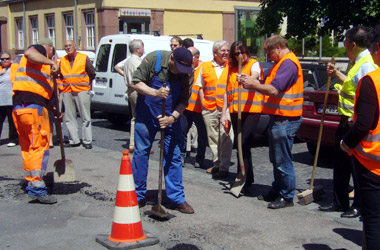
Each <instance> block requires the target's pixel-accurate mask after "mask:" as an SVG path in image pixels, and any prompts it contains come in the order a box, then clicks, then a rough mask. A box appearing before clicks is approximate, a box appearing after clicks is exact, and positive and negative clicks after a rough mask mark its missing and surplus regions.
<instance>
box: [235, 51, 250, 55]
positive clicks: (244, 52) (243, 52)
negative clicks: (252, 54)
mask: <svg viewBox="0 0 380 250" xmlns="http://www.w3.org/2000/svg"><path fill="white" fill-rule="evenodd" d="M240 54H242V55H243V54H247V51H242V52H236V53H234V56H239V55H240Z"/></svg>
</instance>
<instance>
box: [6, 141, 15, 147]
mask: <svg viewBox="0 0 380 250" xmlns="http://www.w3.org/2000/svg"><path fill="white" fill-rule="evenodd" d="M14 146H16V143H14V142H9V143H8V144H7V147H14Z"/></svg>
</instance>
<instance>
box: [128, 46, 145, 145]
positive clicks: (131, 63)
mask: <svg viewBox="0 0 380 250" xmlns="http://www.w3.org/2000/svg"><path fill="white" fill-rule="evenodd" d="M129 51H130V52H131V56H130V57H129V58H128V59H127V60H126V61H125V64H124V78H125V84H126V85H127V95H128V100H129V105H131V112H132V119H131V129H130V137H129V151H130V152H133V151H134V150H135V121H136V102H137V95H138V93H137V92H136V91H135V90H134V89H133V88H132V87H131V84H132V76H133V73H134V72H135V70H136V69H137V67H138V66H139V65H140V63H141V61H142V59H141V56H142V55H143V54H144V43H143V41H142V40H140V39H134V40H132V41H131V42H130V43H129Z"/></svg>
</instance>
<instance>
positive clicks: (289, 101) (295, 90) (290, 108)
mask: <svg viewBox="0 0 380 250" xmlns="http://www.w3.org/2000/svg"><path fill="white" fill-rule="evenodd" d="M285 60H291V61H292V62H293V63H294V64H295V65H296V66H297V69H298V78H297V81H296V82H295V83H294V84H293V85H292V86H291V87H290V88H289V89H287V90H286V91H285V93H282V94H279V95H278V96H276V97H273V96H264V102H263V113H266V114H270V115H280V116H290V117H297V116H301V115H302V105H303V74H302V67H301V64H300V62H299V60H298V58H297V57H296V55H295V54H294V53H293V52H289V53H287V54H286V55H285V56H284V57H283V58H282V59H281V60H280V61H279V62H278V63H276V64H275V65H273V67H272V68H271V70H270V71H269V74H268V76H267V79H266V80H265V84H270V83H271V82H272V80H273V79H274V78H275V76H276V73H277V70H278V69H279V68H280V66H281V64H282V63H283V62H284V61H285Z"/></svg>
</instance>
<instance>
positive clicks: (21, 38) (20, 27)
mask: <svg viewBox="0 0 380 250" xmlns="http://www.w3.org/2000/svg"><path fill="white" fill-rule="evenodd" d="M16 26H17V40H18V48H19V49H24V29H23V26H24V24H23V20H22V19H16Z"/></svg>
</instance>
